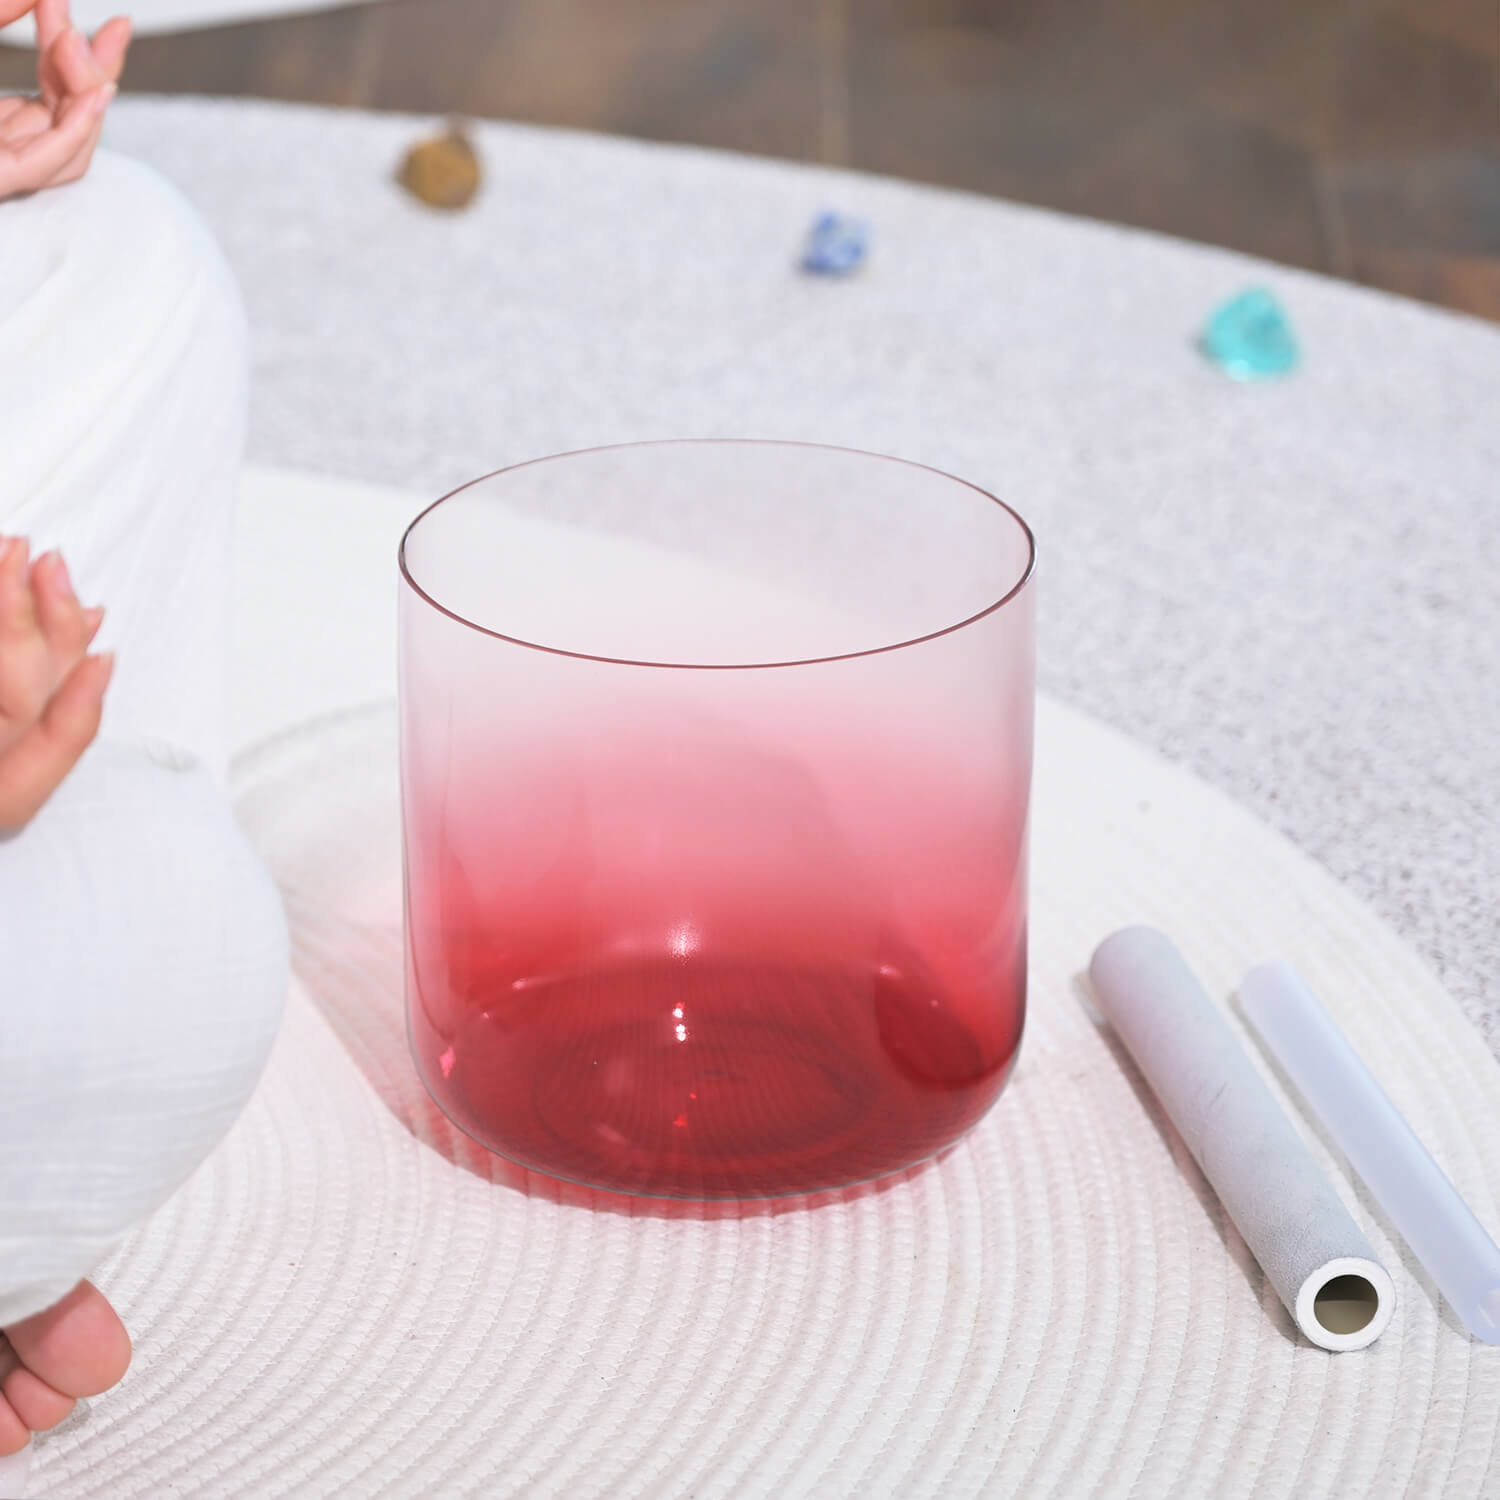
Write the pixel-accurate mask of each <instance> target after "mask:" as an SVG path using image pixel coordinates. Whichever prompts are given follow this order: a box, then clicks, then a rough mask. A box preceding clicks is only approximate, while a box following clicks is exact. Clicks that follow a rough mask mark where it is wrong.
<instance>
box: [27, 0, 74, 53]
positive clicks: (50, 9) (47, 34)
mask: <svg viewBox="0 0 1500 1500" xmlns="http://www.w3.org/2000/svg"><path fill="white" fill-rule="evenodd" d="M35 19H36V50H37V51H38V52H45V51H46V50H47V49H48V48H49V47H50V46H51V45H52V44H53V42H55V41H56V40H57V39H58V37H60V36H61V35H62V34H63V32H65V31H66V30H67V29H68V27H69V26H70V25H71V24H72V21H71V18H70V17H69V15H68V0H37V5H36V17H35Z"/></svg>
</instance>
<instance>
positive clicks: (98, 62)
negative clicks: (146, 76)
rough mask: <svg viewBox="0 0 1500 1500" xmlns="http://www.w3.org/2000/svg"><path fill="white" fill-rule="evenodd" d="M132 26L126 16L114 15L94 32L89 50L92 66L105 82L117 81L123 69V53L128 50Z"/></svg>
mask: <svg viewBox="0 0 1500 1500" xmlns="http://www.w3.org/2000/svg"><path fill="white" fill-rule="evenodd" d="M131 32H132V27H131V24H130V18H129V17H128V16H115V17H113V18H112V19H111V20H108V21H106V22H105V23H104V24H103V25H102V26H101V27H100V28H99V29H98V31H96V32H95V33H94V40H93V43H92V46H91V50H92V52H93V54H94V66H95V67H96V68H98V69H99V72H100V74H101V75H102V76H103V78H104V81H105V82H106V83H118V82H119V81H120V74H121V73H123V72H124V71H125V54H126V53H127V52H128V51H129V50H130V39H131Z"/></svg>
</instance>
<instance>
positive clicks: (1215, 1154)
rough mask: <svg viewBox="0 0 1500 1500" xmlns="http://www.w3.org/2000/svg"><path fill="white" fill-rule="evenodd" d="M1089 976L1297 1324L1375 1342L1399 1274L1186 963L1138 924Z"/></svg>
mask: <svg viewBox="0 0 1500 1500" xmlns="http://www.w3.org/2000/svg"><path fill="white" fill-rule="evenodd" d="M1089 978H1090V981H1091V983H1092V987H1093V990H1094V994H1095V995H1096V997H1097V998H1098V1001H1099V1005H1100V1008H1101V1009H1102V1010H1103V1012H1104V1013H1105V1016H1106V1017H1107V1018H1108V1020H1109V1022H1110V1024H1111V1025H1112V1026H1113V1027H1114V1029H1115V1031H1116V1033H1117V1034H1118V1035H1119V1037H1120V1039H1121V1041H1123V1042H1124V1044H1125V1046H1126V1048H1127V1049H1128V1051H1129V1052H1130V1055H1131V1056H1132V1057H1133V1058H1134V1059H1135V1061H1136V1065H1137V1066H1138V1067H1139V1068H1140V1070H1141V1072H1142V1073H1143V1074H1145V1076H1146V1081H1147V1082H1148V1083H1149V1084H1150V1085H1151V1088H1152V1090H1153V1092H1154V1093H1155V1094H1156V1097H1157V1098H1158V1099H1159V1100H1160V1101H1161V1104H1162V1107H1163V1108H1164V1109H1165V1110H1166V1112H1167V1114H1168V1115H1169V1116H1170V1118H1171V1121H1172V1123H1173V1125H1175V1126H1176V1127H1177V1131H1178V1133H1179V1134H1180V1135H1181V1136H1182V1139H1183V1141H1184V1142H1185V1143H1186V1145H1187V1148H1188V1150H1189V1151H1191V1152H1192V1153H1193V1159H1194V1160H1195V1161H1196V1162H1197V1163H1198V1165H1199V1166H1200V1167H1201V1168H1202V1169H1203V1175H1204V1176H1205V1177H1207V1178H1208V1180H1209V1182H1210V1183H1211V1184H1212V1185H1213V1189H1214V1191H1215V1192H1216V1193H1217V1194H1218V1195H1219V1201H1220V1202H1221V1203H1222V1204H1223V1205H1224V1208H1225V1211H1226V1212H1227V1213H1228V1215H1229V1217H1230V1218H1231V1219H1233V1220H1234V1224H1235V1227H1236V1228H1237V1229H1238V1230H1239V1232H1240V1233H1241V1234H1242V1235H1243V1236H1244V1238H1245V1243H1246V1244H1247V1245H1248V1246H1249V1247H1250V1252H1251V1254H1252V1255H1254V1256H1255V1258H1256V1260H1257V1261H1259V1262H1260V1266H1261V1269H1262V1270H1263V1271H1264V1272H1265V1273H1266V1276H1267V1278H1268V1279H1269V1281H1270V1283H1271V1285H1272V1286H1274V1287H1275V1288H1276V1291H1277V1294H1278V1295H1279V1296H1280V1298H1281V1300H1282V1301H1283V1302H1284V1303H1285V1304H1286V1307H1287V1311H1288V1312H1290V1313H1291V1315H1292V1317H1293V1318H1294V1319H1295V1320H1296V1323H1297V1326H1298V1327H1299V1328H1300V1329H1301V1330H1302V1332H1303V1333H1304V1334H1306V1336H1307V1337H1308V1338H1309V1339H1310V1340H1311V1341H1312V1342H1313V1343H1314V1344H1317V1345H1319V1347H1321V1348H1324V1349H1332V1350H1347V1349H1363V1348H1364V1347H1365V1346H1366V1345H1367V1344H1372V1343H1374V1341H1375V1340H1376V1339H1377V1338H1379V1337H1380V1335H1381V1334H1382V1333H1383V1332H1384V1331H1385V1327H1386V1325H1387V1324H1388V1323H1389V1322H1390V1320H1391V1314H1392V1312H1393V1311H1394V1310H1395V1306H1396V1288H1395V1285H1394V1283H1393V1282H1392V1281H1391V1278H1390V1274H1389V1273H1388V1272H1387V1271H1386V1269H1385V1267H1384V1266H1382V1265H1381V1264H1380V1262H1379V1261H1377V1260H1376V1259H1375V1252H1374V1250H1372V1249H1371V1248H1370V1242H1369V1241H1368V1240H1367V1239H1366V1238H1365V1236H1364V1234H1363V1233H1362V1232H1361V1231H1360V1228H1359V1226H1358V1225H1357V1224H1356V1223H1355V1222H1354V1220H1353V1219H1352V1218H1351V1217H1350V1216H1349V1211H1348V1210H1347V1209H1346V1208H1345V1207H1344V1205H1343V1203H1342V1202H1341V1201H1340V1199H1339V1196H1338V1194H1337V1193H1335V1192H1334V1190H1333V1188H1332V1187H1331V1186H1330V1185H1329V1183H1328V1179H1327V1178H1326V1177H1324V1175H1323V1173H1322V1172H1321V1171H1320V1170H1319V1168H1318V1164H1317V1163H1316V1162H1315V1161H1314V1160H1313V1158H1312V1156H1311V1154H1310V1153H1309V1152H1308V1150H1307V1147H1306V1146H1305V1145H1304V1144H1303V1143H1302V1139H1301V1137H1300V1136H1298V1134H1297V1132H1296V1130H1295V1129H1294V1128H1293V1127H1292V1124H1291V1121H1289V1120H1288V1119H1287V1117H1286V1115H1285V1114H1284V1113H1283V1111H1282V1109H1281V1107H1280V1105H1278V1104H1277V1102H1276V1100H1275V1098H1274V1096H1273V1095H1272V1093H1271V1091H1270V1089H1269V1088H1267V1086H1266V1084H1265V1082H1264V1080H1263V1079H1262V1078H1261V1076H1260V1074H1259V1073H1257V1072H1256V1070H1255V1066H1254V1064H1253V1063H1252V1062H1251V1061H1250V1058H1249V1056H1248V1055H1247V1054H1246V1052H1245V1049H1244V1048H1243V1047H1241V1046H1240V1044H1239V1041H1238V1040H1237V1039H1236V1037H1235V1034H1234V1032H1233V1031H1232V1030H1231V1029H1230V1026H1229V1023H1228V1021H1227V1020H1226V1019H1225V1018H1224V1015H1223V1013H1222V1012H1221V1011H1220V1010H1219V1008H1218V1007H1217V1006H1215V1005H1214V1003H1213V1002H1212V1001H1211V1000H1210V999H1209V998H1208V996H1207V994H1206V993H1204V989H1203V986H1202V985H1201V984H1199V983H1198V981H1197V979H1195V978H1194V977H1193V973H1192V970H1191V969H1189V968H1188V966H1187V964H1186V963H1185V962H1184V960H1183V957H1182V955H1181V954H1180V953H1179V952H1178V951H1177V949H1176V948H1174V947H1173V946H1172V944H1171V942H1170V941H1169V940H1168V939H1167V938H1166V937H1164V936H1163V935H1162V934H1161V933H1159V932H1156V931H1154V930H1153V929H1151V928H1149V927H1130V928H1126V929H1125V930H1124V931H1123V932H1117V933H1115V934H1114V935H1113V936H1112V937H1109V938H1106V939H1105V940H1104V942H1102V943H1101V944H1100V945H1099V947H1098V949H1097V950H1096V951H1095V953H1094V958H1093V962H1092V963H1091V964H1090V965H1089Z"/></svg>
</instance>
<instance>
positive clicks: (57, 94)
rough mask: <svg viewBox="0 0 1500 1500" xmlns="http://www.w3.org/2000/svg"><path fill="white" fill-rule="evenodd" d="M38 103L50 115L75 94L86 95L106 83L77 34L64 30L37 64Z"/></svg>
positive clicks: (75, 29)
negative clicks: (46, 107) (39, 88)
mask: <svg viewBox="0 0 1500 1500" xmlns="http://www.w3.org/2000/svg"><path fill="white" fill-rule="evenodd" d="M37 78H38V81H39V82H40V84H41V88H42V99H43V100H44V102H45V103H46V104H47V105H48V106H49V107H50V108H51V109H52V110H53V111H54V112H56V110H57V109H58V108H59V106H61V105H62V104H64V103H66V102H67V100H69V99H70V98H72V97H73V95H75V94H87V93H89V92H90V91H91V90H93V89H96V88H98V87H99V85H100V84H101V83H107V82H109V80H108V79H107V78H106V77H105V76H104V73H103V72H102V70H101V69H100V68H99V67H98V65H97V64H96V63H95V61H94V54H93V51H92V50H91V49H90V47H89V44H88V42H87V40H86V39H85V38H84V35H83V33H82V32H81V31H79V30H78V29H77V27H75V26H69V27H67V28H66V29H65V30H64V31H63V32H62V33H61V35H59V36H58V37H57V38H56V39H55V40H54V41H53V43H52V45H51V46H50V47H48V48H47V50H46V51H45V52H44V53H42V54H41V57H40V59H39V61H38V64H37Z"/></svg>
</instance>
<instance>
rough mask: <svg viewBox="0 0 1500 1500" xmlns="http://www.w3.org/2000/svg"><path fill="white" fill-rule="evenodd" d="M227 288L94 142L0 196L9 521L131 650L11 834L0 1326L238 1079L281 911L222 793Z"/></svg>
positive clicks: (279, 984)
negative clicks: (82, 153)
mask: <svg viewBox="0 0 1500 1500" xmlns="http://www.w3.org/2000/svg"><path fill="white" fill-rule="evenodd" d="M245 399H246V346H245V330H244V322H243V316H242V313H241V310H240V305H239V300H238V296H237V294H236V292H235V288H234V285H233V283H232V281H231V279H230V276H229V273H228V270H227V268H226V267H225V265H224V262H223V260H222V258H221V257H220V255H219V253H218V251H217V249H216V247H215V246H214V245H213V243H212V241H211V240H210V238H209V236H208V234H207V232H206V231H205V230H204V228H203V227H202V225H201V224H200V223H199V222H198V220H197V219H196V218H195V217H194V215H193V214H192V212H191V210H190V209H189V208H188V207H187V205H186V204H185V203H184V202H183V201H182V199H181V198H180V197H178V195H177V194H176V193H175V192H174V191H173V189H172V188H170V187H169V186H168V185H167V184H166V183H165V182H163V181H162V180H161V179H160V178H159V177H157V176H155V175H154V174H153V173H151V172H149V171H148V170H147V169H145V168H143V167H141V166H138V165H136V164H134V163H131V162H127V161H125V160H122V159H121V158H118V157H113V156H110V155H108V154H105V153H101V154H100V155H99V156H98V157H97V158H96V160H95V163H94V165H93V167H92V169H91V170H90V172H89V174H88V176H87V177H86V178H84V179H83V181H81V182H79V183H77V184H74V185H72V186H70V187H66V188H61V189H56V190H53V191H50V192H45V193H41V194H39V195H37V196H35V197H33V198H29V199H25V200H21V201H12V202H8V203H0V532H3V533H5V534H7V535H25V536H29V537H30V538H31V540H32V543H33V551H34V552H36V551H40V550H42V549H44V548H47V547H60V548H61V549H62V551H63V555H64V556H65V558H66V559H67V561H68V565H69V568H70V570H71V572H72V575H73V579H74V582H75V584H76V585H77V588H78V593H79V596H80V597H81V598H82V599H83V600H84V602H85V603H90V604H93V603H99V604H103V605H105V607H106V610H107V614H106V619H105V625H104V629H103V631H102V633H101V636H100V646H102V647H108V648H113V649H114V650H116V651H117V652H118V661H117V666H116V671H115V676H114V681H113V683H112V685H111V687H110V691H109V696H108V699H107V701H106V704H105V715H104V724H103V729H102V731H101V735H100V738H99V740H98V742H96V744H95V745H94V746H93V747H92V748H91V749H90V750H89V751H88V752H87V754H86V755H85V756H84V758H83V760H82V761H81V762H80V763H79V765H78V767H77V768H76V769H75V770H74V772H73V774H72V775H71V776H69V777H68V779H67V781H66V782H64V784H63V786H62V787H61V788H60V789H59V791H58V792H57V793H56V794H55V795H54V796H53V798H52V799H51V801H50V802H48V804H47V805H46V806H45V807H44V808H43V809H42V811H41V812H40V813H39V814H38V816H37V817H36V818H35V819H34V820H33V821H32V823H31V824H29V825H28V826H27V827H26V828H25V829H23V830H21V831H20V832H19V833H15V834H12V835H10V836H8V837H0V1328H3V1327H4V1326H5V1325H6V1324H7V1323H10V1322H14V1321H16V1320H17V1319H19V1318H23V1317H26V1316H28V1315H29V1314H31V1313H34V1312H38V1311H40V1310H42V1309H43V1308H45V1307H47V1306H49V1305H51V1304H52V1303H53V1302H55V1301H57V1299H58V1298H60V1297H61V1296H63V1295H64V1294H65V1293H66V1292H68V1291H69V1290H70V1289H71V1288H72V1287H73V1286H74V1285H75V1284H76V1283H77V1282H78V1281H79V1280H80V1279H81V1278H82V1277H83V1276H84V1275H86V1274H87V1272H88V1271H89V1270H90V1268H91V1267H92V1266H93V1265H94V1264H95V1263H96V1262H97V1261H98V1260H99V1258H100V1257H101V1256H102V1255H103V1254H104V1252H105V1251H107V1250H108V1249H109V1248H110V1247H111V1246H112V1245H113V1244H114V1243H115V1242H116V1241H117V1240H119V1239H120V1238H121V1237H122V1236H123V1235H124V1233H125V1232H126V1231H127V1230H128V1229H129V1228H130V1227H131V1226H132V1225H134V1224H135V1223H137V1222H138V1221H139V1220H140V1219H142V1218H144V1217H145V1216H146V1215H147V1214H149V1213H150V1212H151V1211H152V1210H153V1209H155V1208H156V1207H157V1206H158V1205H159V1204H161V1203H162V1202H163V1201H164V1200H165V1199H166V1198H167V1197H168V1196H169V1195H170V1194H171V1193H172V1192H173V1191H174V1190H175V1189H176V1188H177V1187H178V1186H179V1185H180V1184H181V1183H182V1182H183V1181H184V1180H185V1179H186V1178H187V1176H188V1175H189V1174H190V1173H191V1172H192V1171H193V1169H194V1168H195V1167H196V1166H197V1165H198V1164H199V1163H200V1162H201V1161H202V1160H203V1158H204V1157H205V1156H206V1155H207V1154H208V1152H209V1151H210V1150H211V1149H212V1148H213V1146H214V1145H215V1144H216V1142H217V1141H218V1140H219V1139H220V1138H221V1137H222V1136H223V1134H224V1133H225V1131H227V1130H228V1128H229V1126H230V1124H231V1123H232V1122H233V1120H234V1118H235V1116H236V1115H237V1114H238V1113H239V1111H240V1110H241V1109H242V1108H243V1106H244V1104H245V1102H246V1100H247V1099H248V1098H249V1096H250V1093H251V1090H252V1089H253V1087H254V1085H255V1082H256V1079H257V1078H258V1077H259V1075H260V1072H261V1069H262V1068H263V1066H264V1064H265V1060H266V1057H267V1055H268V1054H269V1051H270V1047H271V1042H272V1040H273V1038H274V1036H275V1032H276V1027H277V1025H278V1023H279V1020H280V1015H281V1006H282V1000H283V997H284V994H285V989H286V972H287V945H286V929H285V924H284V920H283V917H282V912H281V907H280V903H279V900H278V898H277V895H276V892H275V889H274V887H273V886H272V884H271V882H270V879H269V878H268V876H267V875H266V874H265V872H264V870H263V869H262V868H261V866H260V865H259V863H258V862H257V861H256V859H255V857H254V855H253V853H252V852H251V850H250V848H249V847H248V845H247V844H246V842H245V840H244V838H243V837H242V835H241V834H240V832H239V830H238V828H237V827H236V825H235V823H234V820H233V817H232V815H231V812H230V808H229V804H228V801H227V798H226V796H225V791H224V775H225V768H226V761H227V755H226V744H225V723H226V712H225V708H226V698H227V691H226V681H225V677H226V670H225V669H226V663H227V656H228V632H227V609H228V596H229V546H230V527H231V521H232V506H233V500H234V491H235V484H236V480H237V474H238V466H239V462H240V454H241V446H242V443H243V436H244V417H245Z"/></svg>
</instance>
